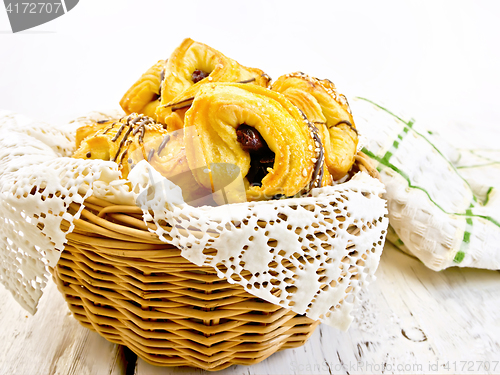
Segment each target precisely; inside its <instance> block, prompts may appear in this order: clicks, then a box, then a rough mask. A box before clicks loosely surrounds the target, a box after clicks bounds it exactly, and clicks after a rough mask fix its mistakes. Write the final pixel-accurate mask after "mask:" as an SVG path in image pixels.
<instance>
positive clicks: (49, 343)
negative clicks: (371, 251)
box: [0, 244, 500, 375]
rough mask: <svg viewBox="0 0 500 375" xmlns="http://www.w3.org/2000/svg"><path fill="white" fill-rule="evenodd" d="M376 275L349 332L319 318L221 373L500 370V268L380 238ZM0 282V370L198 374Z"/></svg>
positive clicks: (52, 296)
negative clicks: (300, 341)
mask: <svg viewBox="0 0 500 375" xmlns="http://www.w3.org/2000/svg"><path fill="white" fill-rule="evenodd" d="M376 275H377V280H376V281H375V282H374V283H372V284H371V285H370V287H369V289H368V290H367V292H366V293H365V294H364V299H365V300H364V303H363V305H362V307H361V309H360V310H359V311H358V313H357V315H356V319H355V322H354V323H353V325H352V326H351V328H350V329H349V331H348V332H340V331H338V330H335V329H333V328H330V327H327V326H325V325H321V326H320V327H319V328H318V329H317V330H316V332H315V333H314V335H313V336H312V337H311V339H310V340H309V341H308V342H307V343H306V345H305V346H303V347H301V348H297V349H289V350H285V351H282V352H279V353H276V354H275V355H273V356H271V357H270V358H268V359H267V360H265V361H263V362H261V363H260V364H257V365H254V366H250V367H246V366H232V367H230V368H228V369H226V370H223V371H221V372H220V373H221V374H329V373H331V374H338V373H342V374H347V373H349V374H364V373H375V374H382V373H388V374H391V373H404V374H415V373H463V374H470V373H492V374H500V309H499V306H500V293H499V292H498V291H499V289H500V288H499V287H500V272H497V271H485V270H476V269H459V268H452V269H448V270H445V271H442V272H434V271H431V270H429V269H427V268H426V267H425V266H424V265H423V264H421V263H420V262H419V261H418V260H416V259H414V258H412V257H410V256H408V255H406V254H403V253H401V252H399V251H398V250H396V249H395V248H394V247H393V246H392V245H390V244H386V246H385V249H384V253H383V255H382V260H381V264H380V267H379V269H378V271H377V274H376ZM0 289H1V290H0V301H1V304H0V325H1V331H0V374H13V375H17V374H19V375H21V374H22V375H24V374H87V375H94V374H95V375H100V374H127V375H129V374H135V375H156V374H202V373H205V372H204V371H200V370H194V369H189V368H165V367H155V366H151V365H149V364H147V363H146V362H144V361H142V360H138V361H137V362H135V358H134V356H133V355H130V353H129V352H128V351H126V350H124V349H123V348H122V347H120V346H117V345H114V344H111V343H109V342H107V341H106V340H104V339H103V338H101V337H100V336H99V335H98V334H96V333H95V332H91V331H89V330H87V329H85V328H83V327H82V326H80V325H79V324H78V323H77V322H76V320H74V319H73V318H72V317H71V315H70V313H69V311H68V309H67V308H66V305H65V303H64V301H63V298H62V297H61V295H59V293H58V291H57V289H56V288H55V287H54V285H53V284H52V283H50V284H49V287H48V289H47V292H46V294H45V295H44V297H43V298H42V301H41V304H40V309H39V312H38V313H37V314H36V315H35V316H28V314H27V313H25V312H24V311H23V310H22V309H21V308H20V307H19V306H18V305H17V304H16V302H15V301H14V300H13V298H12V297H11V296H10V294H9V293H8V292H7V291H5V289H4V288H3V287H1V288H0ZM488 364H489V367H488ZM446 365H448V366H446ZM472 370H474V371H472ZM206 373H207V374H208V372H206Z"/></svg>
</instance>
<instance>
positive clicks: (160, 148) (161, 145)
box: [158, 134, 170, 156]
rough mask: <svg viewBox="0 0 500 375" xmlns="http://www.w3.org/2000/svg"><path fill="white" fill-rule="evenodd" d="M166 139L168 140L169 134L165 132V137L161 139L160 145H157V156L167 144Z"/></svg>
mask: <svg viewBox="0 0 500 375" xmlns="http://www.w3.org/2000/svg"><path fill="white" fill-rule="evenodd" d="M168 141H170V134H167V135H166V136H165V138H163V141H161V143H160V147H158V156H159V155H160V154H161V152H162V151H163V149H164V148H165V146H166V145H167V143H168Z"/></svg>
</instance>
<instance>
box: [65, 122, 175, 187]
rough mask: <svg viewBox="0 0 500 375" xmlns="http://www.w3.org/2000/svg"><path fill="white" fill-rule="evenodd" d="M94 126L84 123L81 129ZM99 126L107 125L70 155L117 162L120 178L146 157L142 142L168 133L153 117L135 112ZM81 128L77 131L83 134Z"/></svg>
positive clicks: (125, 175)
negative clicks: (120, 173) (84, 125)
mask: <svg viewBox="0 0 500 375" xmlns="http://www.w3.org/2000/svg"><path fill="white" fill-rule="evenodd" d="M96 125H97V124H93V125H87V126H86V127H84V128H87V130H88V131H90V130H93V129H95V128H96V127H97V126H96ZM99 125H101V124H99ZM102 125H106V126H105V127H103V128H101V129H100V130H98V131H97V132H96V133H94V134H93V135H90V136H87V137H86V138H85V139H83V140H82V141H81V143H80V144H79V147H78V149H77V150H76V151H75V153H74V154H73V157H75V158H79V159H101V160H110V161H114V162H116V163H117V164H118V168H119V170H120V171H121V172H122V177H123V178H127V176H128V173H129V172H130V169H131V168H132V167H133V166H134V165H135V164H137V163H138V162H139V161H141V160H143V159H147V157H148V153H147V151H146V150H145V148H144V143H148V142H150V141H151V140H153V139H158V138H160V137H164V136H165V135H166V134H167V131H166V130H165V129H163V127H162V126H161V125H158V124H156V123H155V122H154V121H153V119H152V118H150V117H148V116H145V115H138V114H137V113H132V114H130V115H128V116H126V117H123V118H122V119H120V120H119V121H115V122H107V123H105V124H102ZM84 131H86V130H85V129H82V130H80V132H82V133H83V132H84Z"/></svg>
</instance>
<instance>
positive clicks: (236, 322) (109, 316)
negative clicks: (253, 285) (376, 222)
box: [52, 154, 378, 371]
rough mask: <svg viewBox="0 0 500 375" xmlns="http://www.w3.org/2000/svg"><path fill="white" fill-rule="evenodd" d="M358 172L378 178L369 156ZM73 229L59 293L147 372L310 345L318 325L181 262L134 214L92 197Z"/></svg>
mask: <svg viewBox="0 0 500 375" xmlns="http://www.w3.org/2000/svg"><path fill="white" fill-rule="evenodd" d="M355 169H360V170H365V171H367V172H368V173H370V174H371V175H372V176H374V177H377V176H378V173H377V171H376V170H374V169H373V168H372V167H371V165H370V164H369V161H368V160H367V158H366V157H365V156H364V155H362V154H360V155H358V156H357V158H356V168H355ZM77 209H78V207H77V205H75V204H74V205H73V206H72V207H71V210H77ZM74 224H75V228H74V230H73V232H72V233H71V234H68V236H67V238H68V244H67V246H66V247H65V251H64V252H63V253H62V256H61V258H60V260H59V263H58V265H57V266H56V267H55V268H54V269H52V273H53V277H54V280H55V282H56V283H57V286H58V288H59V290H60V292H61V293H62V294H63V295H64V297H65V299H66V301H67V303H68V305H69V308H70V310H71V312H72V313H73V315H74V317H75V318H76V319H77V320H78V321H79V322H80V323H81V324H82V325H83V326H84V327H87V328H89V329H91V330H95V331H97V332H98V333H99V334H100V335H102V336H103V337H105V338H106V339H107V340H109V341H111V342H114V343H117V344H122V345H125V346H127V347H128V348H130V349H131V350H132V351H133V352H135V353H136V354H137V355H138V356H139V357H140V358H142V359H144V360H145V361H147V362H149V363H152V364H154V365H160V366H192V367H198V368H202V369H205V370H212V371H213V370H221V369H224V368H226V367H228V366H231V365H235V364H241V365H251V364H255V363H258V362H260V361H262V360H264V359H265V358H267V357H269V356H270V355H271V354H273V353H275V352H277V351H279V350H282V349H287V348H294V347H298V346H301V345H303V344H304V343H305V341H306V340H307V339H308V338H309V337H310V336H311V334H312V333H313V331H314V329H315V328H316V326H317V325H318V322H317V321H313V320H311V319H309V318H307V317H305V316H302V315H297V314H296V313H294V312H292V311H291V310H288V309H285V308H282V307H279V306H276V305H274V304H271V303H269V302H266V301H264V300H262V299H259V298H256V297H255V296H252V295H251V294H249V293H247V292H246V291H245V290H244V289H243V287H241V286H240V285H235V284H230V283H229V282H227V280H224V279H219V278H218V276H217V274H216V271H215V270H214V269H213V268H211V267H198V266H196V265H194V264H193V263H191V262H189V261H188V260H186V259H184V258H183V257H182V256H181V255H180V250H179V249H178V248H176V247H174V246H172V245H169V244H165V243H164V242H162V241H160V240H159V238H158V237H157V236H156V235H155V234H153V233H151V232H149V231H148V228H147V226H146V224H145V223H144V221H143V220H142V211H141V210H140V208H138V207H136V206H118V205H113V204H110V203H109V202H106V201H103V200H100V199H97V198H94V197H91V198H89V199H87V200H86V202H85V209H84V210H83V212H82V216H81V218H80V219H78V220H75V221H74ZM66 225H67V223H66ZM290 267H291V265H290Z"/></svg>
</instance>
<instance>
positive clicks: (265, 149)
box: [236, 124, 274, 186]
mask: <svg viewBox="0 0 500 375" xmlns="http://www.w3.org/2000/svg"><path fill="white" fill-rule="evenodd" d="M236 137H237V138H236V139H237V141H238V142H239V143H240V144H241V147H242V148H243V150H245V151H247V152H248V153H249V154H250V169H249V170H248V173H247V175H246V178H247V180H248V182H249V183H250V185H254V186H262V179H263V178H264V177H265V176H266V175H267V173H268V172H267V169H268V168H272V167H273V165H274V152H272V151H271V150H270V149H269V146H268V145H267V143H266V141H265V140H264V138H262V136H261V135H260V133H259V132H258V131H257V130H256V129H255V128H252V127H251V126H249V125H247V124H242V125H240V126H238V128H237V129H236Z"/></svg>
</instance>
